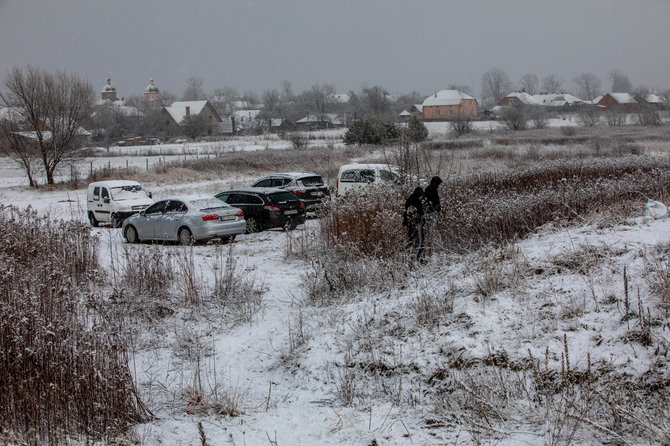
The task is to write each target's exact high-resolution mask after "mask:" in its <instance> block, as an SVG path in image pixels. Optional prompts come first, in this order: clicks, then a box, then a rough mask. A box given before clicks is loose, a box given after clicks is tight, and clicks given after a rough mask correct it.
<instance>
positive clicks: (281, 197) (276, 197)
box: [268, 192, 298, 204]
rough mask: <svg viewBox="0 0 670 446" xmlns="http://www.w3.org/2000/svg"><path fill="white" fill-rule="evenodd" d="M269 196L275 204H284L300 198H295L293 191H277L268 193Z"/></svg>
mask: <svg viewBox="0 0 670 446" xmlns="http://www.w3.org/2000/svg"><path fill="white" fill-rule="evenodd" d="M268 198H270V203H274V204H282V203H286V202H288V201H298V199H297V198H295V195H293V194H292V193H291V192H277V193H275V194H270V195H268Z"/></svg>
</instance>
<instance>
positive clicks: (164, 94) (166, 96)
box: [159, 90, 177, 107]
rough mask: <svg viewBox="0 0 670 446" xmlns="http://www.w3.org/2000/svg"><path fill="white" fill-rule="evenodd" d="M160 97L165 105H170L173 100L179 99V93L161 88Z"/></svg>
mask: <svg viewBox="0 0 670 446" xmlns="http://www.w3.org/2000/svg"><path fill="white" fill-rule="evenodd" d="M159 99H160V102H161V105H162V106H163V107H169V106H171V105H172V103H173V102H175V101H176V100H177V95H176V94H174V93H172V92H171V91H167V90H161V94H160V96H159Z"/></svg>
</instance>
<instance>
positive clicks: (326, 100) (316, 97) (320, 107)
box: [307, 84, 335, 121]
mask: <svg viewBox="0 0 670 446" xmlns="http://www.w3.org/2000/svg"><path fill="white" fill-rule="evenodd" d="M307 97H308V102H309V103H310V105H311V107H310V108H311V110H312V111H314V113H316V115H317V117H318V118H319V119H320V120H322V121H323V120H325V116H326V114H327V113H328V112H330V109H331V107H332V106H333V104H334V103H335V86H334V85H332V84H316V85H313V86H312V88H311V89H310V90H309V91H308V92H307Z"/></svg>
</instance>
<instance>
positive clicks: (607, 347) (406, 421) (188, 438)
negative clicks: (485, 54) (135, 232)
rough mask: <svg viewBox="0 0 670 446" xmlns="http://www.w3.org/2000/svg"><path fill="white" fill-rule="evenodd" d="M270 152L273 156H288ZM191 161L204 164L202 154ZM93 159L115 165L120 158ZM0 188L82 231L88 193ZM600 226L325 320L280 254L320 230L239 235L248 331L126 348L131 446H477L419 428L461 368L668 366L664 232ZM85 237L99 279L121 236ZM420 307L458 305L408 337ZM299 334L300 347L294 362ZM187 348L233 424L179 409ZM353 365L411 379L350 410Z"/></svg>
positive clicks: (554, 237) (201, 253)
mask: <svg viewBox="0 0 670 446" xmlns="http://www.w3.org/2000/svg"><path fill="white" fill-rule="evenodd" d="M442 128H444V126H443V127H442ZM431 131H435V129H431ZM240 144H242V143H240ZM268 144H270V143H269V142H268ZM272 144H276V145H277V147H276V148H278V149H281V148H282V147H283V145H282V144H284V142H282V141H273V142H272ZM195 147H200V149H199V150H203V153H204V152H206V150H204V149H202V146H195ZM151 149H152V150H156V146H152V147H151ZM112 150H116V149H112ZM127 150H130V149H123V152H124V153H123V155H125V156H126V157H127V156H129V155H131V154H130V153H128V152H127ZM164 150H167V148H164ZM175 150H176V149H175ZM119 151H120V150H119ZM147 156H148V152H140V153H138V156H137V157H134V158H139V160H137V159H136V160H135V161H138V162H139V163H140V164H141V163H143V162H146V161H144V160H145V159H146V157H147ZM161 156H171V155H161ZM174 156H179V155H174ZM101 159H102V160H103V162H105V160H107V159H108V160H110V161H109V162H111V160H114V159H117V157H109V158H101ZM118 159H123V158H121V157H118ZM86 162H96V159H93V158H92V159H90V160H87V161H86ZM0 175H1V176H0V178H2V179H1V180H0V203H1V204H2V205H9V204H13V205H16V206H19V207H26V206H31V207H33V208H35V209H37V210H38V211H39V212H40V213H41V214H44V215H49V216H51V217H52V218H59V219H76V220H81V221H85V220H86V213H85V190H84V189H80V190H76V191H66V190H50V191H48V190H40V191H35V190H32V189H29V188H27V187H26V186H25V180H23V179H22V176H21V174H20V172H19V171H16V169H13V168H12V167H11V166H10V165H9V164H8V162H7V160H0ZM246 180H247V179H246V178H244V177H239V178H234V179H222V180H221V181H215V182H207V183H197V184H171V185H170V186H169V187H164V186H162V185H158V184H149V185H146V186H147V189H149V190H152V191H154V198H160V197H161V196H166V195H171V194H176V193H182V192H183V193H189V194H192V193H202V194H214V193H216V192H218V191H220V190H222V189H223V188H226V187H229V186H235V185H241V184H239V183H243V182H244V181H246ZM597 223H598V222H595V223H594V224H585V225H584V226H582V227H571V228H559V227H552V226H547V227H545V228H542V229H541V230H539V231H537V233H536V234H534V235H532V236H531V237H528V238H527V239H525V240H522V241H520V242H519V243H517V244H516V245H515V246H514V247H511V248H510V249H509V252H506V253H496V252H493V253H489V256H488V257H487V256H485V255H484V254H481V253H480V254H479V255H477V256H468V257H464V258H453V257H447V256H444V255H441V254H435V255H434V256H433V257H432V258H431V260H430V261H429V263H428V264H427V265H426V266H425V267H424V268H422V269H420V270H418V271H415V272H414V273H413V275H412V278H411V279H410V280H409V282H408V286H407V287H405V288H404V289H397V290H394V291H393V292H392V293H387V294H385V295H375V294H371V295H360V296H357V298H355V299H352V300H351V301H347V302H344V303H342V304H341V305H333V306H329V307H318V306H310V305H305V304H304V299H303V289H302V288H301V283H302V282H303V280H304V278H303V273H304V272H305V270H306V268H307V265H306V264H305V263H304V262H302V261H300V260H296V259H294V258H292V257H288V258H287V256H286V249H285V248H286V245H287V243H289V242H294V243H295V242H296V241H298V240H300V239H302V238H303V237H310V236H311V235H312V234H313V233H314V231H318V221H317V220H314V219H310V220H308V221H307V223H306V224H305V225H301V226H300V227H299V228H298V229H297V230H296V231H295V232H293V233H291V234H287V233H285V232H284V231H281V230H272V231H266V232H262V233H257V234H249V235H241V236H238V238H237V239H236V241H235V242H234V243H233V244H232V247H231V248H230V249H232V251H233V253H234V255H235V256H236V258H238V259H239V261H240V264H241V265H242V268H243V270H244V271H245V275H246V277H254V278H256V279H257V280H258V281H259V282H262V284H263V288H264V290H265V293H264V296H263V308H262V311H260V312H258V313H257V314H256V315H255V316H254V317H253V318H252V322H251V323H242V324H233V325H231V324H227V323H224V322H223V321H219V320H206V318H205V319H191V320H189V319H188V318H185V317H181V318H179V319H175V320H172V321H171V322H170V323H169V325H168V326H167V327H165V329H164V332H163V336H162V337H156V339H153V340H151V342H148V341H147V340H146V339H145V340H143V341H142V342H139V343H138V344H137V346H139V347H138V348H137V350H136V351H134V353H133V355H132V357H131V364H130V367H131V371H133V373H134V377H135V380H136V382H137V383H138V386H139V388H140V391H141V392H142V395H143V396H144V398H145V400H146V401H147V402H148V404H149V406H150V407H151V409H152V410H153V411H154V413H155V415H156V417H157V418H156V419H155V420H154V421H152V422H151V423H149V424H146V425H142V426H139V427H138V429H137V436H138V438H139V441H140V442H141V443H142V444H147V445H154V444H178V445H190V444H200V441H201V437H200V433H199V430H198V423H202V427H203V429H204V432H205V433H206V437H207V444H210V445H229V444H233V445H267V444H277V445H315V444H319V445H340V444H360V445H368V444H372V443H371V442H372V441H373V440H376V442H377V443H376V444H380V445H405V444H414V445H419V444H455V443H459V444H474V443H475V439H474V437H472V436H471V435H470V434H469V433H468V432H467V430H466V429H464V428H463V426H458V425H457V424H453V425H446V426H444V427H443V428H442V429H430V428H429V427H428V424H427V420H428V419H432V418H434V414H433V412H434V404H433V402H432V401H431V399H430V392H429V391H428V390H427V389H426V387H427V381H428V379H429V377H431V376H433V375H434V374H435V373H436V372H438V371H440V370H444V369H449V367H452V366H454V364H455V363H456V362H458V363H459V364H475V363H481V362H482V361H484V360H485V359H486V358H488V357H490V356H491V355H492V353H495V354H497V353H504V355H505V357H506V358H507V360H508V361H510V363H513V362H523V361H526V360H527V359H528V352H529V351H530V352H532V354H533V356H535V357H544V355H545V352H546V351H547V349H549V351H550V352H551V359H550V363H551V365H552V366H553V367H560V364H559V358H560V354H561V352H562V351H563V349H564V344H563V339H564V335H565V336H566V337H567V342H568V344H569V346H570V362H571V365H572V366H573V368H576V369H585V368H586V367H587V366H588V364H587V357H590V361H591V364H592V365H591V366H592V367H594V368H598V367H603V368H605V367H611V368H615V369H617V370H619V371H621V373H627V374H630V375H631V376H634V377H635V376H641V375H643V374H645V373H647V372H649V370H650V369H652V368H654V367H656V366H655V365H654V364H656V363H657V361H658V360H659V359H663V356H662V355H661V356H659V353H658V351H659V349H660V351H663V349H665V355H666V358H665V359H663V361H667V352H668V347H669V346H670V335H668V332H669V330H667V327H668V321H667V317H666V318H665V319H663V317H662V316H659V315H660V313H659V311H658V306H659V302H658V301H657V299H656V298H655V297H654V296H653V295H652V294H650V293H649V285H648V281H647V278H648V276H649V274H648V264H647V263H646V260H645V259H647V258H649V257H653V252H654V249H655V247H657V246H658V245H659V244H662V243H667V241H668V240H670V220H669V219H660V220H655V219H652V218H648V217H644V203H641V204H640V218H638V219H633V220H630V221H629V222H627V223H625V224H617V225H615V226H607V225H605V227H601V226H602V225H598V224H597ZM93 231H94V232H95V233H97V234H98V235H99V236H100V237H99V239H100V244H101V246H100V256H101V263H102V264H103V265H105V266H109V265H110V264H111V263H113V262H115V261H117V260H118V256H119V254H120V253H121V252H123V250H124V249H125V246H126V243H125V241H124V240H123V239H122V237H121V234H120V231H119V230H118V229H111V228H94V229H93ZM137 248H138V249H147V250H149V249H158V250H161V251H162V252H171V253H173V254H174V255H175V256H179V255H184V252H185V251H184V248H181V247H178V246H153V245H140V246H138V247H137ZM227 249H229V247H228V246H226V245H224V246H220V245H213V244H209V245H206V246H196V247H194V248H192V250H193V251H192V253H193V257H194V259H195V264H196V265H197V274H198V275H199V276H201V277H202V278H203V280H204V281H205V282H208V281H210V282H211V281H212V280H213V279H212V276H213V266H214V264H215V262H216V259H217V258H218V257H217V256H220V255H221V253H222V252H224V251H226V250H227ZM590 252H597V253H601V254H603V255H602V256H595V258H596V259H599V260H598V261H596V263H595V264H594V265H593V267H592V268H591V269H589V270H588V271H580V270H574V269H570V268H569V267H565V266H562V265H565V264H566V258H570V257H572V256H583V255H587V254H588V253H590ZM585 253H586V254H585ZM624 268H626V271H627V274H628V278H629V288H630V290H634V291H631V295H634V296H635V297H634V299H635V301H634V305H635V306H636V307H637V306H638V305H640V306H641V307H643V308H649V309H651V312H652V314H653V315H654V317H655V318H656V316H659V317H660V320H659V321H658V324H657V325H656V326H655V328H654V330H653V332H652V337H653V341H654V344H653V345H654V347H655V348H656V352H655V351H654V348H645V347H643V346H640V345H637V344H635V343H634V342H628V341H626V335H627V334H628V333H629V332H630V331H631V330H634V329H635V327H636V325H635V324H636V323H637V322H636V321H635V320H633V321H630V320H629V321H624V320H623V318H622V315H621V311H622V310H621V302H622V296H623V295H624V290H623V283H624V282H623V279H622V273H623V270H624ZM491 270H494V271H495V270H499V272H500V277H501V279H500V280H501V281H502V282H503V286H500V287H499V288H497V289H496V291H495V293H493V294H492V295H489V296H487V297H483V296H481V295H480V293H479V292H478V291H477V290H478V288H477V283H478V281H479V280H481V279H482V277H484V276H485V275H486V274H490V271H491ZM424 294H430V295H436V296H437V295H439V296H446V295H449V296H452V297H453V299H454V300H453V312H452V313H451V315H449V316H448V317H447V318H446V320H445V321H443V323H442V324H438V325H437V326H435V327H431V328H427V327H425V326H421V325H418V324H417V323H416V322H415V320H414V319H415V316H414V313H413V312H412V307H413V306H414V305H415V302H416V299H417V297H419V296H421V295H424ZM638 296H639V298H638ZM638 299H639V301H638ZM299 321H301V322H302V323H301V324H300V323H299ZM296 333H299V334H300V335H301V339H302V342H300V343H299V345H297V348H296V349H292V348H291V346H292V345H293V344H295V337H296ZM189 336H192V337H195V338H197V340H198V342H202V343H203V345H205V346H206V347H207V353H206V354H203V355H202V357H201V358H199V359H200V363H198V364H197V366H198V367H199V368H200V373H199V376H200V377H201V379H202V380H203V381H204V382H205V384H204V387H206V388H209V389H212V388H213V387H217V389H219V391H220V392H224V393H227V394H228V395H231V396H232V397H235V398H236V399H237V400H238V402H239V404H240V406H241V407H240V409H241V411H242V414H241V415H240V416H237V417H225V416H221V415H215V414H211V413H210V414H203V412H201V411H200V410H199V409H200V408H198V407H197V403H195V404H191V405H190V406H189V402H191V403H193V402H192V401H189V400H188V399H185V398H184V397H183V389H184V388H187V387H189V386H191V385H192V384H193V380H194V377H195V376H197V375H198V373H196V370H197V368H196V364H195V363H194V362H193V361H192V360H186V359H184V358H183V357H179V356H178V355H175V353H174V351H175V348H174V346H175V344H177V343H179V342H183V339H185V338H188V337H189ZM148 345H151V347H147V346H148ZM352 358H353V359H354V361H359V362H360V363H364V362H365V361H371V358H374V360H375V361H377V362H379V363H384V364H387V365H388V364H392V363H395V364H396V365H398V366H399V367H401V368H402V369H403V370H407V371H408V372H407V373H405V374H404V375H403V378H402V380H401V381H399V378H397V377H392V378H388V379H386V378H383V377H382V378H379V380H377V381H375V380H372V381H371V380H370V379H369V377H365V376H363V375H362V374H361V375H360V376H354V378H355V379H356V380H358V381H355V388H356V393H357V394H358V395H359V398H356V399H354V404H353V405H352V406H345V405H342V404H341V393H342V390H343V389H342V387H343V383H344V382H345V378H346V374H347V373H350V372H351V370H352V369H351V368H347V367H345V365H346V363H347V362H349V361H351V359H352ZM665 373H666V376H667V371H666V372H665ZM215 381H216V383H217V386H214V385H213V383H214V382H215ZM380 388H384V389H385V390H383V391H380ZM389 388H390V390H388V389H389ZM382 393H386V394H387V395H388V394H395V395H397V396H398V397H399V398H398V400H399V401H401V403H400V404H397V403H395V402H392V401H393V399H392V398H383V397H381V396H380V394H382ZM544 435H545V432H543V431H542V429H539V428H538V427H537V426H536V425H531V424H528V425H525V424H524V423H523V422H522V423H521V424H520V425H518V426H512V427H510V428H509V430H508V431H506V435H504V437H506V439H504V440H502V441H500V442H499V443H496V444H501V445H514V444H545V440H546V438H545V437H544ZM583 443H584V444H588V443H589V441H588V440H586V439H584V440H583Z"/></svg>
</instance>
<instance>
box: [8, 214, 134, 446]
mask: <svg viewBox="0 0 670 446" xmlns="http://www.w3.org/2000/svg"><path fill="white" fill-rule="evenodd" d="M96 249H97V240H96V239H95V238H94V237H93V236H92V235H91V232H90V230H89V228H88V227H87V226H86V225H84V224H83V223H78V222H74V221H70V222H60V221H59V222H53V221H49V220H48V219H46V218H40V217H38V215H37V213H36V212H34V211H32V210H30V209H27V210H25V211H19V210H16V209H14V208H3V209H2V210H1V211H0V259H1V261H0V265H1V266H0V268H1V269H2V273H1V274H0V344H1V345H0V426H1V427H2V430H3V431H4V432H7V433H13V435H16V436H18V438H21V439H22V440H21V441H20V442H21V443H23V442H25V443H30V444H41V443H50V444H56V443H61V442H64V441H67V440H66V438H92V439H113V438H114V437H115V436H116V435H118V434H119V433H121V432H123V431H125V430H126V429H127V428H128V427H129V426H131V425H132V424H133V423H135V422H139V421H141V420H144V419H146V415H147V412H146V410H145V409H144V406H143V404H142V403H141V402H140V400H139V398H138V396H137V393H136V390H135V387H134V383H133V380H132V377H131V375H130V372H129V370H128V366H127V358H126V357H125V354H124V348H125V345H124V342H123V340H122V339H120V338H119V337H118V336H117V334H116V333H115V332H114V330H113V329H112V328H111V327H110V326H109V325H108V324H107V323H106V321H105V319H104V318H101V317H98V315H96V314H95V313H94V312H93V311H89V309H87V307H86V305H84V303H85V302H90V301H93V300H95V299H96V298H97V295H96V294H95V290H92V289H90V288H89V284H92V283H95V281H94V278H95V274H96V273H98V271H99V270H100V267H99V265H98V262H97V251H96ZM92 327H95V329H93V328H92Z"/></svg>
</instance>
